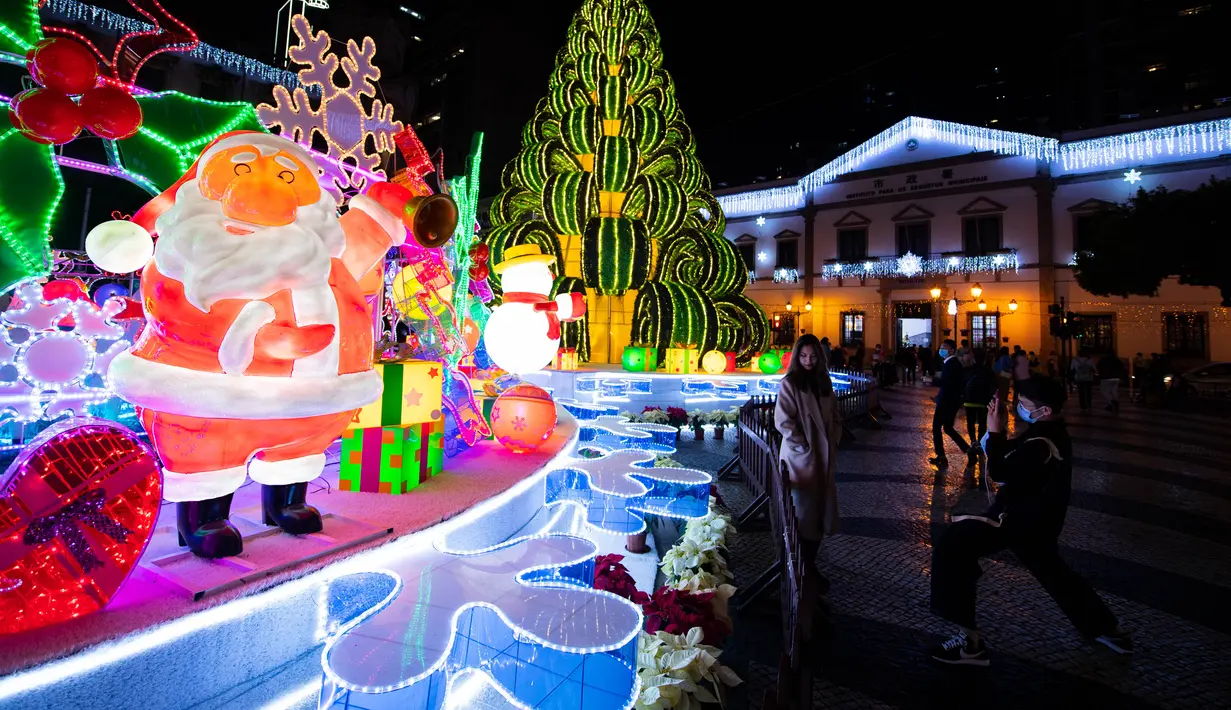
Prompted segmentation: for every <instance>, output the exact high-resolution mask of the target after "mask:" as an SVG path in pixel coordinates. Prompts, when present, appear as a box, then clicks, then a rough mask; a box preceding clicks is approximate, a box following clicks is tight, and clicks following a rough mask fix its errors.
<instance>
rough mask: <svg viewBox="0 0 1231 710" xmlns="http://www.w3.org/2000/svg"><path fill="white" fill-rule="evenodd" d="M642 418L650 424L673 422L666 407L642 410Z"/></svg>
mask: <svg viewBox="0 0 1231 710" xmlns="http://www.w3.org/2000/svg"><path fill="white" fill-rule="evenodd" d="M640 420H641V421H643V422H648V423H650V424H669V423H670V422H671V418H670V417H668V416H667V412H666V410H664V409H651V410H650V411H648V412H642V413H641V414H640Z"/></svg>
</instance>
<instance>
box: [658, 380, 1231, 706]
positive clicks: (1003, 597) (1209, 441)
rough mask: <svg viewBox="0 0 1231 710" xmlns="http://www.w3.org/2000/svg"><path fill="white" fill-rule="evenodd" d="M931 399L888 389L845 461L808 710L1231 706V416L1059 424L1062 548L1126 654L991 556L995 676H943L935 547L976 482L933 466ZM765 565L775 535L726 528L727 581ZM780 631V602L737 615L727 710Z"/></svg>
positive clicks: (709, 446)
mask: <svg viewBox="0 0 1231 710" xmlns="http://www.w3.org/2000/svg"><path fill="white" fill-rule="evenodd" d="M933 392H934V390H926V389H923V388H909V389H903V388H899V389H896V390H890V391H888V392H886V393H885V395H884V396H883V398H882V402H883V404H884V406H885V407H886V408H887V409H888V410H889V411H890V412H891V413H892V414H893V420H892V421H891V422H887V425H886V426H885V427H884V428H883V429H882V430H880V431H872V430H868V429H859V430H856V435H857V437H858V440H857V441H855V442H854V443H853V444H852V445H851V446H850V447H849V448H846V449H844V450H843V451H842V452H841V454H840V456H839V458H838V497H839V502H840V506H841V511H842V518H843V533H842V534H841V535H838V536H834V537H832V538H829V539H828V540H826V542H825V544H824V546H823V547H822V550H821V557H820V560H819V562H820V565H821V568H822V570H823V571H824V573H825V574H826V575H827V576H828V577H829V578H830V580H831V581H832V585H833V588H832V591H831V592H830V595H829V601H830V604H831V607H832V609H833V619H834V625H833V629H832V633H831V635H830V637H829V638H827V639H825V640H824V641H822V648H821V649H820V653H818V654H817V657H816V659H815V662H816V665H815V668H816V674H817V682H816V686H815V688H814V697H815V705H816V707H824V708H893V707H897V708H930V707H946V706H954V705H958V706H963V707H967V706H969V707H978V706H988V707H993V706H994V707H996V708H998V709H1000V708H1016V707H1021V708H1038V707H1044V706H1045V705H1051V706H1053V707H1060V708H1064V707H1074V706H1081V707H1087V708H1139V707H1161V708H1216V707H1218V708H1222V707H1231V612H1229V611H1228V604H1227V603H1226V602H1227V601H1228V599H1231V597H1229V596H1228V594H1229V593H1231V555H1228V552H1229V551H1231V438H1228V437H1227V432H1228V423H1229V422H1228V420H1227V419H1218V418H1215V417H1207V416H1197V415H1187V414H1175V413H1164V412H1159V411H1156V410H1151V409H1144V408H1139V407H1133V406H1131V405H1125V407H1124V409H1123V411H1122V412H1121V413H1120V414H1119V415H1118V416H1112V415H1111V414H1109V413H1105V412H1103V411H1102V410H1101V409H1099V410H1097V411H1096V412H1095V413H1093V414H1086V415H1074V416H1071V417H1070V418H1069V423H1070V430H1071V432H1072V434H1073V435H1074V437H1075V442H1074V443H1075V454H1076V455H1075V459H1076V460H1075V469H1074V475H1073V497H1072V503H1071V506H1070V510H1069V516H1068V522H1067V525H1066V527H1065V531H1064V534H1063V535H1062V537H1061V539H1060V544H1061V547H1062V554H1063V555H1064V557H1065V559H1066V560H1068V562H1069V563H1070V564H1071V565H1072V566H1073V567H1074V568H1075V569H1077V570H1078V571H1079V572H1081V573H1082V574H1083V575H1085V577H1086V578H1087V579H1088V580H1090V582H1091V583H1092V584H1093V585H1094V587H1095V588H1096V589H1097V590H1098V591H1099V592H1100V594H1101V595H1102V596H1103V598H1104V599H1105V600H1106V601H1107V603H1108V604H1109V605H1110V607H1111V609H1112V611H1114V612H1115V614H1116V615H1117V616H1118V617H1119V618H1120V621H1121V623H1122V624H1123V625H1124V626H1125V628H1127V629H1129V630H1130V631H1132V632H1133V634H1134V642H1135V643H1136V645H1137V648H1138V652H1137V654H1136V655H1134V656H1132V657H1120V656H1116V655H1114V654H1112V653H1111V652H1109V651H1108V650H1106V649H1104V648H1103V647H1102V646H1098V645H1096V644H1091V643H1089V642H1086V641H1084V640H1083V639H1082V638H1081V637H1079V636H1078V635H1077V633H1076V632H1075V631H1074V630H1073V628H1072V627H1071V626H1070V625H1069V623H1068V621H1067V619H1066V618H1065V617H1064V616H1063V615H1062V614H1061V613H1060V610H1059V609H1058V608H1057V607H1056V606H1055V604H1054V603H1053V602H1052V601H1051V599H1050V598H1049V597H1048V596H1047V594H1046V593H1044V592H1043V591H1042V589H1041V588H1040V587H1039V586H1038V584H1037V583H1035V582H1034V580H1033V579H1032V578H1031V577H1030V576H1029V574H1027V573H1026V572H1025V571H1024V570H1023V569H1022V568H1021V567H1020V566H1019V565H1018V563H1017V561H1016V559H1015V558H1014V557H1013V556H1012V555H1011V554H1008V553H1006V554H1004V555H1003V556H1001V557H997V558H995V559H993V560H990V561H985V563H984V570H985V574H984V576H983V578H982V580H981V581H980V586H979V619H980V626H981V628H982V630H983V632H984V634H985V637H986V639H987V643H988V646H989V649H990V650H991V652H992V654H993V657H992V666H991V667H990V668H987V669H973V668H958V669H950V668H938V667H936V666H934V665H933V664H932V663H930V662H929V661H928V659H927V657H926V654H925V652H926V650H927V648H928V647H929V646H930V645H931V644H934V643H936V642H938V641H939V640H940V639H941V638H942V635H947V634H948V633H949V632H950V627H949V626H948V625H947V624H945V623H944V622H942V621H940V620H938V619H936V618H935V617H933V616H932V615H931V614H930V613H929V611H928V608H927V602H928V585H929V579H928V577H929V567H930V564H931V540H932V535H933V534H934V533H935V532H936V531H938V530H940V529H942V528H943V526H944V525H945V524H946V522H947V520H948V516H949V512H950V509H951V508H952V506H953V505H954V504H955V503H957V502H958V500H959V498H960V497H961V496H962V495H963V493H964V492H965V493H966V495H967V496H969V495H970V493H969V491H970V490H971V489H970V487H969V486H968V485H966V484H964V482H963V471H962V469H961V466H960V463H955V465H954V466H953V468H952V469H951V470H950V471H949V472H947V473H946V474H942V475H937V474H936V473H935V472H934V470H933V469H932V468H931V467H930V466H928V464H927V457H928V456H929V455H930V448H931V413H932V403H931V402H930V401H929V400H928V397H929V396H930V395H931V394H932V393H933ZM963 426H964V425H963V423H962V420H961V419H960V418H959V429H961V428H962V427H963ZM950 446H951V447H952V444H950ZM730 455H731V442H730V441H726V442H720V441H713V440H712V439H711V440H706V441H705V442H691V441H689V442H685V443H684V444H682V445H681V450H680V452H679V453H678V454H677V455H676V458H677V459H679V460H680V461H681V462H683V463H684V464H685V465H691V466H695V467H698V468H705V469H707V470H710V471H713V470H716V469H717V468H718V467H719V466H721V465H722V463H723V462H725V461H726V460H727V459H728V458H729V457H730ZM950 457H951V458H953V459H954V461H955V462H959V461H960V459H959V458H958V454H957V452H956V451H950ZM721 491H722V494H723V497H724V498H725V499H726V501H727V503H728V505H729V506H730V507H732V508H735V509H740V508H742V507H743V504H744V503H745V502H746V501H747V500H748V497H747V495H746V493H744V491H743V490H742V489H741V488H740V487H739V486H738V484H734V483H724V484H722V485H721ZM772 556H773V552H772V548H771V546H770V540H769V535H768V533H758V532H744V533H741V534H739V535H737V536H736V538H735V542H734V547H733V549H732V563H733V567H734V569H735V571H736V574H737V575H738V576H739V579H738V580H737V583H747V582H748V581H749V580H751V579H752V578H753V577H754V576H755V575H756V574H757V573H758V572H759V571H760V570H761V569H763V568H764V567H765V566H766V565H768V563H769V561H770V560H771V559H772ZM779 628H780V625H779V622H778V618H777V599H776V597H771V598H768V599H766V600H764V601H763V603H761V604H759V605H756V606H754V607H752V608H750V609H747V610H745V612H744V613H742V614H741V615H739V616H738V617H737V618H736V632H735V635H734V636H733V637H732V639H731V640H730V641H729V642H728V646H727V648H728V651H727V653H726V654H725V655H724V659H725V660H726V661H727V662H729V663H730V664H731V665H732V666H733V667H734V668H735V669H736V670H737V671H738V672H739V673H740V674H741V676H742V677H744V678H745V679H746V680H747V681H748V682H747V683H746V684H745V685H744V686H742V688H741V689H739V690H737V691H736V692H735V693H733V695H732V698H731V701H732V702H731V704H730V705H731V707H734V708H737V709H741V708H759V707H760V706H761V698H762V696H763V694H764V692H765V689H766V688H767V687H769V684H770V683H772V682H773V679H774V677H775V673H776V670H775V669H776V666H777V659H778V654H779V650H780V648H781V646H780V643H781V635H780V631H779Z"/></svg>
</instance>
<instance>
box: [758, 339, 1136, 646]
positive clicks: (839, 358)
mask: <svg viewBox="0 0 1231 710" xmlns="http://www.w3.org/2000/svg"><path fill="white" fill-rule="evenodd" d="M864 357H865V351H864V349H863V347H862V346H859V347H858V348H857V349H855V350H854V351H852V352H848V349H847V348H843V347H834V346H833V345H832V344H831V343H830V342H829V339H828V338H823V339H820V340H818V339H817V338H816V336H814V335H804V336H803V337H801V338H800V339H799V340H798V341H797V342H796V343H795V347H794V350H793V353H792V357H791V360H790V365H789V367H788V370H787V373H786V376H785V377H784V378H783V380H782V381H781V383H780V384H779V389H778V398H777V404H776V409H775V416H774V420H775V424H776V426H777V428H778V431H779V432H780V433H781V434H782V444H781V450H780V452H779V456H780V459H781V461H782V462H783V465H784V466H785V467H786V469H787V470H788V472H789V474H790V481H791V485H792V499H793V502H794V504H795V509H796V516H797V517H798V519H799V522H800V536H801V538H802V539H803V541H804V542H805V550H804V551H805V557H806V559H807V561H808V563H809V564H813V565H815V559H816V554H817V552H818V551H819V549H820V546H821V541H822V538H823V537H824V536H826V535H833V534H835V533H837V532H838V531H839V512H838V511H839V506H838V497H837V486H836V470H837V458H838V456H839V452H838V448H837V447H838V443H839V442H840V440H841V438H842V437H841V433H842V422H841V419H840V416H839V414H838V408H837V398H836V396H835V394H834V390H833V384H832V381H831V380H830V377H829V370H830V369H831V368H834V367H844V366H849V367H853V368H858V369H861V370H862V369H863V368H864V365H865V363H864ZM868 364H870V366H871V369H872V371H873V373H874V374H875V376H876V377H877V378H878V379H879V380H880V381H881V382H882V384H892V383H894V382H899V381H900V382H904V383H914V382H915V381H916V376H917V375H920V376H921V377H924V378H931V381H932V383H933V384H935V385H937V386H938V390H937V394H936V397H935V402H936V408H935V411H934V414H933V419H932V443H933V448H934V453H935V455H934V456H933V457H932V458H931V459H929V461H930V462H931V463H932V464H933V465H935V466H936V467H937V468H938V469H939V470H943V469H945V468H946V467H947V466H948V458H947V456H946V453H945V441H944V440H945V437H948V438H949V439H950V440H952V441H953V443H954V444H956V445H957V448H958V449H959V450H960V451H961V452H962V454H963V455H964V456H965V458H966V469H967V471H968V472H969V474H970V475H969V476H968V483H969V484H971V485H972V486H974V487H975V488H976V491H975V492H976V493H978V494H979V495H980V496H986V505H984V506H982V507H981V508H980V510H978V511H976V512H970V513H961V514H958V513H954V514H953V515H952V518H951V524H950V525H949V526H948V527H947V528H946V529H945V530H944V532H943V533H941V534H940V535H939V536H938V537H937V538H936V539H935V544H934V546H933V558H932V571H931V575H932V589H931V609H932V611H933V612H934V613H935V614H937V615H938V616H940V617H941V618H943V619H945V620H947V621H949V622H951V623H953V624H955V625H956V627H957V628H956V632H955V634H954V635H953V637H952V638H950V639H948V640H947V641H945V642H944V643H941V644H940V645H938V646H937V647H936V648H935V649H933V650H932V652H931V656H932V658H934V659H935V660H936V661H939V662H941V663H946V664H954V665H976V666H986V665H988V664H989V653H988V649H987V646H986V644H985V643H984V639H983V637H982V635H981V634H980V632H979V629H978V624H977V622H976V617H975V611H976V600H977V594H976V588H977V581H978V579H979V576H980V575H981V574H982V570H981V568H980V566H979V560H980V559H982V558H984V557H988V556H990V555H994V554H997V553H999V552H1001V551H1004V550H1008V551H1010V552H1012V553H1013V554H1014V555H1015V556H1017V558H1018V559H1019V560H1020V561H1021V563H1022V565H1023V566H1024V567H1025V568H1026V570H1027V571H1029V573H1030V574H1031V575H1032V576H1033V577H1034V578H1035V579H1036V580H1037V581H1038V582H1039V584H1040V585H1042V587H1043V588H1044V590H1046V591H1047V593H1048V594H1049V595H1050V596H1051V597H1052V599H1054V600H1055V602H1056V603H1057V605H1058V606H1059V607H1060V609H1061V610H1062V611H1063V612H1064V614H1065V615H1066V616H1067V617H1068V618H1069V620H1070V621H1071V622H1072V623H1073V625H1074V626H1075V627H1076V629H1077V631H1078V632H1079V633H1081V634H1083V635H1084V636H1086V637H1087V638H1089V639H1091V640H1093V641H1096V642H1098V643H1101V644H1103V645H1105V646H1107V647H1108V648H1110V649H1112V650H1113V651H1115V652H1117V653H1121V654H1126V653H1131V652H1132V650H1133V645H1132V640H1131V638H1130V636H1129V634H1128V633H1127V632H1126V631H1125V630H1124V629H1123V628H1121V626H1120V625H1119V622H1118V621H1117V619H1116V617H1115V616H1114V614H1112V612H1111V611H1110V610H1109V609H1108V608H1107V605H1106V604H1105V603H1104V602H1103V601H1102V599H1100V598H1099V596H1098V594H1097V593H1096V592H1095V591H1094V590H1093V589H1092V588H1091V587H1090V585H1089V584H1088V583H1087V582H1086V581H1085V580H1084V579H1083V578H1082V577H1081V576H1080V575H1078V574H1077V573H1076V572H1074V571H1073V570H1072V569H1070V568H1069V567H1068V565H1067V564H1066V563H1065V561H1064V560H1063V558H1061V556H1060V552H1059V545H1058V539H1059V537H1060V534H1061V532H1062V530H1063V528H1064V521H1065V515H1066V512H1067V509H1068V504H1069V496H1070V492H1071V482H1072V466H1073V464H1072V459H1073V442H1072V439H1071V438H1070V436H1069V434H1068V429H1067V426H1066V424H1065V421H1064V418H1063V410H1064V406H1065V403H1066V401H1067V400H1068V398H1069V392H1070V391H1071V389H1073V388H1076V390H1077V392H1078V406H1079V408H1080V409H1081V410H1083V411H1088V410H1089V409H1090V408H1091V406H1092V397H1093V385H1094V381H1095V377H1096V376H1097V377H1098V378H1100V381H1101V383H1102V384H1101V386H1100V391H1101V393H1102V396H1103V398H1104V399H1106V400H1107V403H1108V404H1107V406H1108V408H1109V409H1111V410H1113V411H1115V410H1118V408H1119V381H1120V380H1121V379H1123V378H1124V377H1125V373H1124V366H1123V363H1121V362H1120V361H1119V360H1118V359H1117V358H1115V357H1114V356H1109V357H1104V358H1102V359H1100V360H1099V361H1098V362H1097V363H1096V362H1095V361H1094V360H1093V359H1092V358H1091V356H1090V353H1089V352H1086V351H1084V350H1083V351H1082V352H1079V353H1078V355H1077V357H1075V358H1074V359H1073V360H1072V362H1071V364H1070V367H1069V368H1068V370H1067V371H1066V372H1061V371H1060V368H1059V363H1058V361H1057V359H1056V356H1055V353H1051V354H1050V355H1049V357H1048V359H1047V361H1046V365H1044V363H1043V361H1041V360H1040V358H1039V357H1038V356H1037V355H1036V354H1035V353H1033V352H1026V351H1023V350H1022V349H1021V348H1020V347H1019V348H1015V349H1014V350H1012V351H1010V349H1009V348H1008V347H1002V348H999V349H995V348H993V349H987V350H983V349H972V348H971V347H970V344H969V343H968V342H966V341H962V342H961V344H960V345H959V344H958V343H957V342H955V341H954V340H952V339H946V340H945V341H944V342H943V343H941V346H940V347H939V348H938V349H937V351H936V353H935V356H933V353H932V352H931V351H930V349H928V348H925V347H914V346H908V347H900V348H898V349H897V351H896V353H894V355H892V356H890V355H889V354H888V353H887V352H886V351H885V350H884V349H883V348H882V347H881V346H880V345H879V344H878V345H876V347H875V348H874V349H873V350H872V354H871V358H870V363H868ZM933 366H935V372H934V371H933ZM1044 369H1045V371H1044ZM920 373H921V374H920ZM959 412H964V414H965V418H966V434H967V436H969V437H970V441H969V442H967V441H966V439H964V438H963V437H962V435H961V433H959V432H958V430H957V428H956V417H957V415H958V413H959ZM1010 412H1012V416H1013V417H1014V418H1015V419H1016V426H1015V427H1014V429H1015V435H1014V436H1013V437H1010V436H1009V417H1010ZM980 461H982V463H983V466H982V468H983V482H982V484H981V489H982V490H978V489H979V488H980V484H979V483H978V482H977V480H976V477H975V475H974V473H975V471H976V469H977V467H978V465H979V463H980ZM817 574H818V576H819V572H818V573H817ZM821 580H822V584H821V585H820V586H821V590H820V591H821V596H819V597H818V598H817V599H816V600H806V602H808V603H813V604H815V605H816V607H817V609H818V611H819V612H821V613H820V614H818V616H820V617H822V618H823V617H824V616H825V614H824V609H825V608H826V606H825V602H824V599H823V595H824V593H825V592H827V590H828V588H829V584H828V580H826V579H824V578H823V577H821Z"/></svg>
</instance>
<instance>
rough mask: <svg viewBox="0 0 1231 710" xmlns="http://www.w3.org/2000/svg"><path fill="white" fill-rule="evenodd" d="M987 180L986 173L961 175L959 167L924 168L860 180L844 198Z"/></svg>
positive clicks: (919, 190) (925, 189)
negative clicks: (913, 171)
mask: <svg viewBox="0 0 1231 710" xmlns="http://www.w3.org/2000/svg"><path fill="white" fill-rule="evenodd" d="M980 169H982V166H980ZM987 181H988V176H987V175H986V174H982V175H961V174H959V169H957V168H943V169H941V170H924V171H920V172H917V173H906V174H904V175H890V176H886V177H880V178H873V179H871V180H860V181H859V182H856V183H853V184H852V185H851V186H850V187H848V188H847V191H846V194H845V195H844V196H843V198H842V199H846V200H864V199H867V198H869V197H884V196H886V195H899V194H911V193H915V192H928V191H930V190H940V189H944V188H947V187H962V186H965V185H977V184H979V183H982V182H987Z"/></svg>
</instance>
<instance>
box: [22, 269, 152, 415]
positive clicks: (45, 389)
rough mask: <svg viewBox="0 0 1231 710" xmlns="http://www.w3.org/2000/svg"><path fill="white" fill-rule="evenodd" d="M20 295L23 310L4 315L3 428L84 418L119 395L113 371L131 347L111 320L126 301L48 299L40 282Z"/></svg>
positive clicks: (25, 285) (23, 289)
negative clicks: (111, 383) (92, 408)
mask: <svg viewBox="0 0 1231 710" xmlns="http://www.w3.org/2000/svg"><path fill="white" fill-rule="evenodd" d="M17 296H18V297H19V298H20V299H21V303H22V304H23V305H22V307H21V308H17V309H12V310H9V311H7V312H5V313H4V314H2V315H0V322H2V323H3V325H4V333H3V338H2V339H0V424H3V423H7V422H10V421H18V422H34V421H39V420H53V419H59V418H60V417H63V416H65V415H72V414H75V415H84V414H87V413H88V412H87V410H86V407H87V406H88V405H91V404H101V403H102V402H105V401H107V400H108V399H110V398H112V397H113V396H115V394H114V393H113V392H112V391H111V388H110V386H109V385H108V382H107V368H109V367H110V366H111V361H112V360H113V359H114V358H115V356H116V355H119V354H120V353H122V352H124V351H125V350H127V349H128V348H129V347H130V346H131V343H129V342H128V341H127V340H125V339H124V329H123V328H121V327H120V326H118V325H116V324H115V323H114V322H112V320H111V319H112V318H113V317H114V316H116V315H117V314H118V313H119V312H120V311H122V310H123V309H124V303H123V301H121V300H119V299H112V300H109V301H107V302H106V304H105V305H104V306H103V307H102V308H99V307H98V306H96V305H95V304H94V303H92V302H90V301H87V300H80V301H71V300H69V299H65V298H58V299H55V300H53V301H45V300H43V290H42V287H41V286H39V285H38V284H37V283H34V282H27V283H25V284H23V285H22V286H20V287H18V289H17ZM70 324H71V327H70Z"/></svg>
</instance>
